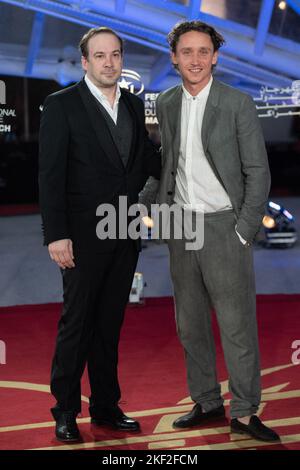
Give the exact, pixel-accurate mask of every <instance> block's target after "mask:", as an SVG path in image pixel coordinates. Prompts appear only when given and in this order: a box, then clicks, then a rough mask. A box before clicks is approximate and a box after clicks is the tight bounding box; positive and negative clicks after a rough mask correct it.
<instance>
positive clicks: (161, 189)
mask: <svg viewBox="0 0 300 470" xmlns="http://www.w3.org/2000/svg"><path fill="white" fill-rule="evenodd" d="M181 102H182V87H181V86H176V87H174V88H171V89H169V90H166V91H164V92H162V93H160V95H159V96H158V98H157V102H156V112H157V117H158V121H159V128H160V134H161V144H162V174H161V178H160V181H159V182H158V181H157V180H155V179H154V178H150V179H149V180H148V181H147V184H146V186H145V188H144V190H143V191H142V192H141V193H140V198H139V202H141V203H143V204H145V205H146V206H147V207H148V209H149V207H150V204H152V203H154V202H157V203H159V204H162V203H166V204H168V205H171V204H173V198H174V191H175V178H176V172H177V165H178V157H179V147H180V134H181V129H180V127H181ZM201 137H202V143H203V149H204V153H205V155H206V157H207V159H208V161H209V163H210V165H211V167H212V169H213V171H214V173H215V175H216V177H217V178H218V180H219V181H220V183H221V184H222V185H223V187H224V188H225V190H226V191H227V193H228V195H229V198H230V200H231V203H232V206H233V209H234V212H235V214H236V217H237V231H238V232H239V234H240V235H241V236H242V237H243V238H244V239H245V240H247V241H248V242H251V241H252V240H253V238H254V237H255V235H256V233H257V232H258V230H259V228H260V225H261V222H262V218H263V215H264V209H265V204H266V201H267V198H268V194H269V190H270V171H269V166H268V157H267V153H266V149H265V143H264V138H263V134H262V130H261V126H260V122H259V118H258V116H257V111H256V108H255V104H254V102H253V100H252V98H251V97H250V96H248V95H247V94H245V93H242V92H241V91H239V90H236V89H235V88H232V87H230V86H228V85H225V84H224V83H222V82H219V81H218V80H216V79H214V80H213V83H212V86H211V89H210V94H209V96H208V100H207V104H206V108H205V112H204V117H203V125H202V135H201Z"/></svg>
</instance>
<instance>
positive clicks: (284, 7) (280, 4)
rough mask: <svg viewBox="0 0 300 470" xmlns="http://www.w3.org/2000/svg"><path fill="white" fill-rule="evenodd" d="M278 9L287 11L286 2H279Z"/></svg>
mask: <svg viewBox="0 0 300 470" xmlns="http://www.w3.org/2000/svg"><path fill="white" fill-rule="evenodd" d="M278 8H279V9H280V10H285V9H286V2H279V4H278Z"/></svg>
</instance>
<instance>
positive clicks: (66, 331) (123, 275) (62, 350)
mask: <svg viewBox="0 0 300 470" xmlns="http://www.w3.org/2000/svg"><path fill="white" fill-rule="evenodd" d="M74 257H75V265H76V267H75V268H72V269H66V270H62V277H63V291H64V304H63V311H62V316H61V318H60V321H59V324H58V336H57V342H56V350H55V354H54V358H53V363H52V373H51V392H52V394H53V395H54V397H55V398H56V400H57V405H56V407H55V408H54V409H52V412H53V414H54V416H55V415H57V414H59V413H60V412H61V411H67V410H73V411H75V412H77V413H79V412H80V411H81V389H80V379H81V376H82V374H83V371H84V368H85V365H86V364H87V365H88V374H89V381H90V387H91V397H90V413H91V415H96V414H97V413H101V410H103V409H107V408H111V407H114V406H116V405H117V403H118V401H119V399H120V396H121V394H120V387H119V382H118V374H117V365H118V343H119V337H120V330H121V326H122V323H123V318H124V310H125V307H126V303H127V301H128V297H129V293H130V288H131V284H132V279H133V275H134V272H135V268H136V264H137V259H138V251H137V249H136V244H135V243H134V242H133V241H132V240H130V239H129V240H118V242H117V244H116V248H115V250H114V251H113V252H110V253H95V252H83V251H80V250H74Z"/></svg>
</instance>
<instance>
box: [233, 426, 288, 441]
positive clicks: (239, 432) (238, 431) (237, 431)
mask: <svg viewBox="0 0 300 470" xmlns="http://www.w3.org/2000/svg"><path fill="white" fill-rule="evenodd" d="M230 432H231V433H232V434H240V435H241V434H242V435H244V436H249V437H253V439H256V440H258V441H262V442H280V437H279V438H278V439H262V438H261V437H258V436H255V434H252V433H251V432H246V431H243V430H242V429H233V428H231V429H230Z"/></svg>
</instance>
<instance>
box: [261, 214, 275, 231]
mask: <svg viewBox="0 0 300 470" xmlns="http://www.w3.org/2000/svg"><path fill="white" fill-rule="evenodd" d="M275 225H276V222H275V220H274V219H273V217H270V216H269V215H265V216H264V218H263V226H264V227H266V228H274V227H275Z"/></svg>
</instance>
